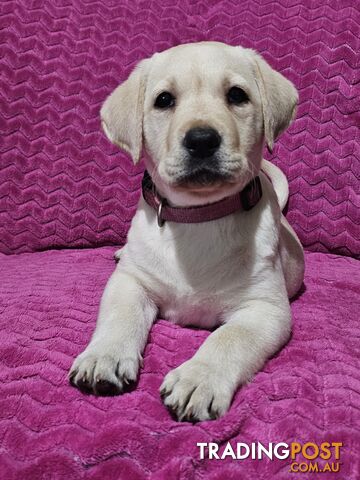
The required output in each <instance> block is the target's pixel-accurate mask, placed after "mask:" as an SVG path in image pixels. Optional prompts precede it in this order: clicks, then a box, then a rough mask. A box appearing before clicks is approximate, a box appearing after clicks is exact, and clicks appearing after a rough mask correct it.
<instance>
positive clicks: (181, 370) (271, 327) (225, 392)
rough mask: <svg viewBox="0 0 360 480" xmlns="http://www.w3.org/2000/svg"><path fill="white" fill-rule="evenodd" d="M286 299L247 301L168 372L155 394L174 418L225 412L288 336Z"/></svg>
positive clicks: (205, 417) (203, 417)
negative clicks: (190, 354) (189, 356)
mask: <svg viewBox="0 0 360 480" xmlns="http://www.w3.org/2000/svg"><path fill="white" fill-rule="evenodd" d="M290 328H291V322H290V309H289V303H288V300H287V298H284V302H283V305H282V306H278V305H275V304H274V303H273V302H271V301H266V300H251V301H248V302H246V304H245V305H244V306H242V308H241V309H239V310H238V311H237V312H234V313H233V314H231V315H230V316H229V317H228V318H227V320H226V324H225V325H223V326H221V327H220V328H219V329H217V330H216V331H215V332H214V333H212V334H211V335H210V336H209V337H208V338H207V339H206V341H205V342H204V343H203V345H202V346H201V347H200V349H199V350H198V352H197V353H196V354H195V355H194V356H193V357H192V358H191V359H190V360H188V361H187V362H185V363H183V364H182V365H180V367H178V368H176V369H175V370H172V371H171V372H169V373H168V374H167V376H166V377H165V380H164V382H163V384H162V386H161V388H160V393H161V395H162V396H163V398H164V403H165V405H167V406H168V407H169V408H170V409H171V410H172V411H173V412H174V413H175V414H176V416H177V417H178V418H179V420H190V421H197V420H209V419H213V418H217V417H219V416H221V415H223V414H224V413H225V412H226V411H227V409H228V408H229V405H230V402H231V399H232V397H233V394H234V393H235V391H236V388H237V387H238V386H239V385H240V384H243V383H245V382H246V381H248V380H249V379H250V378H251V377H252V376H253V375H254V373H255V372H257V371H258V370H259V369H260V368H261V367H262V366H263V364H264V363H265V361H266V360H267V358H269V357H270V356H271V355H273V354H274V353H275V352H276V351H277V350H278V349H279V348H280V347H281V346H283V345H284V343H285V342H286V341H287V340H288V338H289V335H290Z"/></svg>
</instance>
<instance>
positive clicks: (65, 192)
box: [0, 0, 360, 255]
mask: <svg viewBox="0 0 360 480" xmlns="http://www.w3.org/2000/svg"><path fill="white" fill-rule="evenodd" d="M173 3H174V2H173ZM355 3H356V2H354V0H342V1H341V2H331V1H330V0H329V1H326V2H321V3H319V2H318V1H316V0H303V1H302V2H299V1H298V0H281V1H277V2H274V1H266V2H259V1H251V0H247V1H242V2H235V1H229V0H222V1H217V2H214V1H209V2H200V3H199V2H194V1H193V0H183V1H181V2H175V4H171V2H170V3H169V2H164V1H160V0H148V1H146V2H142V1H138V2H134V1H130V0H128V1H121V2H114V1H113V0H111V1H110V0H104V1H102V2H99V1H98V0H87V1H86V2H85V1H84V2H79V1H77V2H74V1H72V0H70V1H69V0H66V1H65V0H58V1H56V2H53V1H50V0H39V1H33V2H29V1H28V0H16V1H15V0H13V1H7V2H5V3H4V4H3V5H2V10H1V17H0V25H1V32H2V34H1V36H0V45H1V52H2V53H1V58H0V68H1V77H0V122H1V132H2V142H1V144H0V251H1V252H5V253H11V252H25V251H31V250H44V249H46V248H49V247H59V246H66V247H70V246H78V247H80V246H95V245H108V244H121V243H123V242H124V240H125V237H126V233H127V230H128V228H129V224H130V220H131V218H132V215H133V213H134V210H135V205H136V202H137V199H138V195H139V185H140V175H139V171H140V169H141V167H140V169H133V168H132V167H131V163H130V161H129V159H128V158H126V157H125V155H124V154H122V153H118V152H117V150H116V148H115V147H113V146H111V145H110V143H109V142H108V141H107V140H106V138H105V136H104V135H103V134H102V133H101V131H100V124H99V108H100V105H101V103H102V102H103V101H104V99H105V98H106V96H107V95H108V94H109V93H110V92H111V91H112V90H113V89H114V88H115V87H116V86H117V85H118V83H119V82H120V81H122V80H124V79H125V78H126V76H127V75H128V73H129V71H130V70H131V68H133V66H134V65H135V64H136V63H137V62H138V61H139V59H141V58H143V57H147V56H149V55H151V54H152V53H153V52H155V51H158V50H159V51H160V50H163V49H165V48H168V47H170V46H173V45H175V44H178V43H183V42H189V41H199V40H220V41H224V42H228V43H230V44H233V45H237V44H243V45H245V46H247V47H252V48H255V49H257V50H259V51H260V52H262V53H263V54H264V56H265V57H266V59H267V60H269V61H270V63H271V64H272V65H273V66H274V67H275V68H277V69H278V70H280V71H281V72H283V73H284V74H285V75H286V76H288V77H289V78H290V79H291V80H292V81H293V82H294V83H295V85H296V86H297V87H298V89H299V92H300V107H299V109H298V117H297V118H298V119H297V121H296V122H295V124H294V125H293V126H292V127H291V128H290V130H289V131H288V133H286V134H284V135H283V136H282V138H281V139H280V140H279V142H278V143H277V146H276V148H275V151H274V154H273V155H272V156H271V158H272V159H273V160H274V162H276V163H277V164H279V165H280V166H281V167H282V168H283V169H284V171H285V172H286V174H287V176H288V178H289V180H290V191H291V195H292V196H291V199H290V203H289V220H290V221H291V222H292V223H293V224H294V227H295V229H296V231H297V232H298V233H299V235H300V238H301V240H302V242H303V244H304V245H306V246H307V247H309V248H310V249H312V250H317V251H333V252H337V253H343V254H346V255H354V254H356V253H360V240H359V224H360V220H359V212H360V209H359V196H358V194H359V176H360V172H359V168H360V162H359V142H358V140H357V139H358V123H359V113H358V112H359V108H358V107H359V103H358V101H357V100H358V98H359V91H358V90H356V86H357V84H358V82H359V68H358V64H357V52H358V36H359V24H360V14H359V11H358V9H357V8H356V6H354V5H355Z"/></svg>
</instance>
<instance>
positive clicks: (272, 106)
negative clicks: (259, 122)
mask: <svg viewBox="0 0 360 480" xmlns="http://www.w3.org/2000/svg"><path fill="white" fill-rule="evenodd" d="M251 56H252V59H253V61H254V70H255V78H256V83H257V85H258V88H259V91H260V97H261V102H262V109H263V118H264V134H265V140H266V143H267V146H268V148H269V150H270V151H271V150H272V148H273V145H274V141H275V140H276V138H277V137H278V136H279V135H280V133H282V132H283V131H284V130H286V129H287V127H288V126H289V125H290V123H291V121H292V120H293V118H294V117H295V114H296V106H297V102H298V99H299V96H298V92H297V90H296V88H295V87H294V85H293V84H292V83H291V82H290V81H289V80H288V79H287V78H285V77H284V76H283V75H281V73H279V72H277V71H276V70H274V69H273V68H271V67H270V65H269V64H268V63H267V62H266V61H265V60H264V59H263V58H262V57H261V55H259V54H258V53H256V52H254V51H252V55H251Z"/></svg>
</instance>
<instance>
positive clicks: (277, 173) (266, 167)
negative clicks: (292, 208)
mask: <svg viewBox="0 0 360 480" xmlns="http://www.w3.org/2000/svg"><path fill="white" fill-rule="evenodd" d="M261 170H262V171H263V172H264V173H265V174H266V175H267V176H268V177H269V178H270V180H271V183H272V184H273V187H274V190H275V193H276V196H277V198H278V202H279V205H280V209H281V210H283V209H284V207H285V205H286V203H287V201H288V198H289V184H288V181H287V178H286V177H285V174H284V173H283V172H282V171H281V170H280V168H279V167H277V166H276V165H274V164H273V163H270V162H269V161H267V160H265V159H263V161H262V162H261Z"/></svg>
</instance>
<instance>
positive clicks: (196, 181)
mask: <svg viewBox="0 0 360 480" xmlns="http://www.w3.org/2000/svg"><path fill="white" fill-rule="evenodd" d="M231 180H232V177H231V175H229V174H227V173H225V172H221V171H219V170H215V169H212V168H208V167H201V168H192V169H191V170H189V171H185V172H184V173H182V174H180V175H178V176H177V177H176V179H174V184H173V186H174V187H176V188H178V189H186V190H192V191H206V190H214V189H215V188H217V187H220V186H223V185H224V184H227V183H233V182H231Z"/></svg>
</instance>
